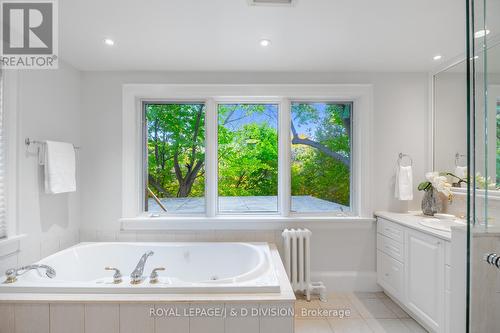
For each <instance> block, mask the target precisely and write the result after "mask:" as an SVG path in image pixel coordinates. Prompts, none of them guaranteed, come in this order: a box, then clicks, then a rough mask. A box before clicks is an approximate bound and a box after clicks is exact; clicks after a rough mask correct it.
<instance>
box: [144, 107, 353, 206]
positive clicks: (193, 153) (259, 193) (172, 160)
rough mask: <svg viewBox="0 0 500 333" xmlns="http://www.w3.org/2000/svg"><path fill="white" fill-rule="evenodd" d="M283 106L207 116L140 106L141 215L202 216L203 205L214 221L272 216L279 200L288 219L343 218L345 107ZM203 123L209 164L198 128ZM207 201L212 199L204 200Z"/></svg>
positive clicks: (348, 138) (347, 164) (348, 140)
mask: <svg viewBox="0 0 500 333" xmlns="http://www.w3.org/2000/svg"><path fill="white" fill-rule="evenodd" d="M289 105H290V108H289V109H288V110H281V109H280V107H281V105H280V104H279V103H258V102H255V103H253V102H251V103H233V102H231V103H218V104H216V107H215V114H213V115H212V114H211V113H209V112H207V111H206V105H205V103H201V102H200V103H192V102H189V103H188V102H186V103H163V102H162V103H153V102H151V103H149V102H146V103H144V124H145V125H144V128H143V130H144V170H145V172H144V210H145V211H146V212H150V213H154V214H161V213H166V214H171V215H177V214H188V215H200V214H201V215H204V214H206V211H207V207H206V206H207V202H210V203H213V205H214V206H215V213H216V214H235V215H241V214H274V215H276V214H279V213H281V210H282V209H283V207H282V204H280V203H282V202H283V200H280V196H284V195H287V198H286V200H288V201H289V202H290V205H289V206H290V207H289V208H288V209H289V212H290V213H303V214H311V213H312V214H317V213H320V214H332V213H335V214H336V213H342V212H343V213H347V212H350V211H351V208H350V207H351V206H352V203H351V178H352V177H351V164H352V162H351V146H352V133H351V132H352V103H351V102H293V101H292V102H291V103H290V104H289ZM281 112H288V113H289V114H288V116H289V118H286V119H290V123H289V125H288V126H287V127H288V131H289V132H288V133H286V132H284V133H281V132H283V128H284V127H283V126H281V125H280V122H281V121H282V120H281V117H280V113H281ZM211 116H213V117H216V119H214V120H215V122H216V126H215V128H214V131H215V132H216V133H215V134H214V136H213V137H214V140H213V143H212V144H213V148H214V150H215V151H216V153H215V154H214V155H213V156H214V157H212V158H211V157H210V155H207V154H206V149H207V144H210V143H209V142H208V141H209V138H207V137H206V135H207V128H206V126H205V124H206V123H208V121H207V117H211ZM280 129H282V130H281V132H280ZM282 135H285V136H286V137H289V142H286V140H288V139H285V140H280V136H282ZM280 145H281V147H280ZM286 150H288V151H289V154H282V152H284V151H286ZM287 156H289V157H290V158H289V160H286V159H287ZM207 164H209V165H210V166H212V167H213V168H214V169H215V170H216V172H214V173H213V175H210V174H206V170H207V168H206V167H207ZM280 165H281V167H280ZM283 166H285V169H284V168H283ZM283 170H286V171H283ZM282 173H287V175H284V174H282ZM285 176H287V177H285ZM209 177H212V178H215V179H212V180H213V181H211V182H210V181H207V180H210V179H209ZM283 179H288V180H289V181H288V184H283ZM207 184H212V185H208V186H213V187H214V188H213V191H210V189H209V188H208V187H207ZM286 186H289V190H286V191H285V190H283V188H284V187H286ZM215 187H216V189H215ZM208 193H213V194H214V195H212V196H215V195H216V196H217V198H214V200H210V201H207V200H205V197H206V195H209V194H208Z"/></svg>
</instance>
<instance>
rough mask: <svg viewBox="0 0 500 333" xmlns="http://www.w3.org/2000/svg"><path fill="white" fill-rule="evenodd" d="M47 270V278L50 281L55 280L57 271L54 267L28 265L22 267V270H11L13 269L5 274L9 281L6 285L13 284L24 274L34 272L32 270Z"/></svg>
mask: <svg viewBox="0 0 500 333" xmlns="http://www.w3.org/2000/svg"><path fill="white" fill-rule="evenodd" d="M40 268H42V269H45V275H47V277H48V278H49V279H53V278H55V277H56V270H55V269H54V268H52V267H50V266H49V265H40V264H35V265H28V266H23V267H20V268H11V269H8V270H7V271H6V272H5V276H7V280H6V281H5V282H6V283H13V282H15V281H16V280H17V277H18V276H21V275H23V274H24V273H26V272H28V271H30V270H32V269H36V270H38V269H40Z"/></svg>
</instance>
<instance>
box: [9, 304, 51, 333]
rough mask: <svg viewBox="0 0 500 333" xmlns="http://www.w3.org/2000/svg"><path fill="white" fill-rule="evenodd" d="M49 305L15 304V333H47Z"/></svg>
mask: <svg viewBox="0 0 500 333" xmlns="http://www.w3.org/2000/svg"><path fill="white" fill-rule="evenodd" d="M49 316H50V310H49V304H16V305H15V306H14V318H15V319H14V322H15V324H14V325H15V328H16V329H15V332H16V333H33V332H36V333H49V327H50V326H49Z"/></svg>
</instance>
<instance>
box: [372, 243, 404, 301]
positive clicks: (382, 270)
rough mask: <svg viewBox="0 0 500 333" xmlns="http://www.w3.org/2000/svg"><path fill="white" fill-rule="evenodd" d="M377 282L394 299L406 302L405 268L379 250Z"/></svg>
mask: <svg viewBox="0 0 500 333" xmlns="http://www.w3.org/2000/svg"><path fill="white" fill-rule="evenodd" d="M377 281H378V283H379V284H380V286H381V287H382V288H384V289H385V290H386V291H387V292H389V294H391V295H392V296H393V297H395V298H397V299H398V300H400V301H401V302H403V301H404V297H403V296H404V294H403V282H404V266H403V264H402V263H401V262H399V261H397V260H396V259H394V258H391V257H389V256H388V255H387V254H385V253H384V252H382V251H379V250H377Z"/></svg>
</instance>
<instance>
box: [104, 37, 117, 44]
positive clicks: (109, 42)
mask: <svg viewBox="0 0 500 333" xmlns="http://www.w3.org/2000/svg"><path fill="white" fill-rule="evenodd" d="M104 44H106V45H109V46H113V45H115V41H114V40H112V39H111V38H106V39H105V40H104Z"/></svg>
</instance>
